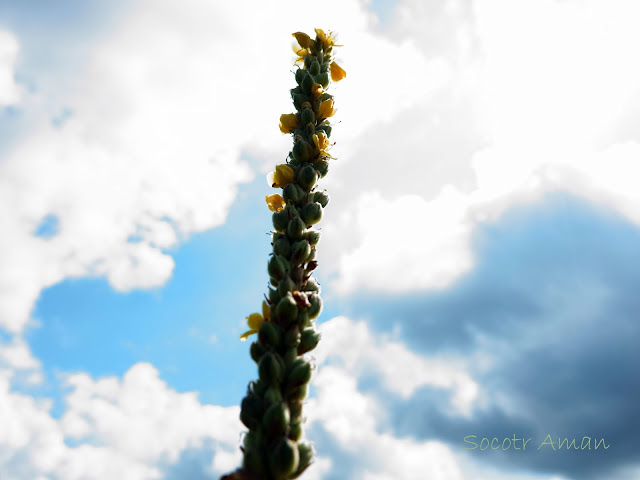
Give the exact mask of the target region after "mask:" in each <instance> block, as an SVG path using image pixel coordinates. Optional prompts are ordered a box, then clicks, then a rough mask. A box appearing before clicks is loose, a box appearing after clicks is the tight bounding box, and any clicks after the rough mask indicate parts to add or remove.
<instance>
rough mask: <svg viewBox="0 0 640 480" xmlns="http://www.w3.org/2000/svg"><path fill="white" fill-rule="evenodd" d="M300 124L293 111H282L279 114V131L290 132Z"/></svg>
mask: <svg viewBox="0 0 640 480" xmlns="http://www.w3.org/2000/svg"><path fill="white" fill-rule="evenodd" d="M299 124H300V120H298V117H297V116H296V114H295V113H283V114H282V115H280V131H281V132H282V133H291V132H293V131H294V130H295V129H296V128H298V125H299Z"/></svg>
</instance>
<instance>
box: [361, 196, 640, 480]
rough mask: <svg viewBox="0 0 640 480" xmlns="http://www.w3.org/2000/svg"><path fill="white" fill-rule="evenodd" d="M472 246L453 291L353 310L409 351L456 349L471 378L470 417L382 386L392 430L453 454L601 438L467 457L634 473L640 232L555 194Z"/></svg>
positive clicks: (426, 393)
mask: <svg viewBox="0 0 640 480" xmlns="http://www.w3.org/2000/svg"><path fill="white" fill-rule="evenodd" d="M473 244H474V255H475V257H476V258H477V259H478V261H477V262H476V265H475V267H474V269H473V271H472V272H470V273H468V274H467V275H465V276H464V277H462V278H461V279H460V281H459V282H457V283H456V284H455V286H453V287H451V288H449V289H447V290H445V291H439V292H430V293H424V294H422V295H416V294H412V295H411V296H407V295H405V296H396V297H395V298H389V299H386V300H383V299H375V298H365V299H362V300H361V301H359V302H357V303H356V305H355V306H354V309H356V310H357V311H358V312H359V315H362V316H363V317H365V318H370V319H371V321H372V324H373V325H375V327H377V328H384V329H387V328H389V323H390V322H392V325H393V326H394V328H395V329H396V330H397V332H398V339H399V340H400V339H401V340H404V341H405V342H407V344H408V345H409V346H410V347H411V348H412V349H413V350H414V351H415V352H416V354H420V353H422V354H423V355H425V356H426V357H427V358H429V357H430V356H432V355H438V354H439V355H453V356H454V358H457V359H458V362H457V365H459V366H460V368H461V369H463V371H465V372H466V373H467V375H469V377H470V378H471V379H472V380H473V382H475V383H477V384H478V385H480V386H481V388H479V389H478V391H477V395H476V396H475V398H474V401H473V408H472V410H471V412H470V415H467V416H464V415H463V414H462V413H461V412H459V411H456V410H454V409H451V408H450V402H451V396H450V395H449V394H448V392H444V391H442V390H441V389H438V388H434V387H435V386H434V385H433V384H424V385H422V386H420V387H418V388H416V389H415V390H413V391H412V394H411V396H410V397H405V398H402V397H401V396H400V395H397V394H395V395H388V394H387V395H382V394H381V395H380V397H379V398H380V399H381V400H380V401H381V402H382V405H383V406H384V407H383V410H385V411H387V412H390V413H389V415H390V417H391V419H390V420H389V425H392V426H393V427H394V430H393V431H394V432H395V433H396V435H399V436H401V435H415V436H417V438H420V439H424V440H427V439H432V438H434V437H435V438H438V439H440V440H441V441H444V442H446V443H448V444H449V445H451V446H452V447H456V448H459V447H460V445H461V443H462V439H463V438H464V437H465V436H467V435H477V436H478V437H479V438H480V437H484V436H486V437H490V438H493V437H494V436H495V437H498V438H504V437H505V436H509V437H511V436H512V435H514V434H516V435H517V436H519V437H522V436H524V437H531V438H533V442H534V443H535V442H538V445H539V444H540V443H541V442H542V441H543V440H544V438H545V437H546V435H547V434H551V435H552V436H554V437H563V438H564V437H568V438H578V442H580V440H581V439H582V437H583V436H591V437H598V438H602V437H604V438H605V439H606V440H607V443H610V444H611V445H612V446H611V448H610V449H608V450H607V451H606V452H605V451H603V450H600V451H593V450H592V451H584V452H583V451H577V452H563V454H562V455H560V454H559V452H551V451H546V452H545V451H544V449H543V450H542V451H540V452H537V451H532V452H531V453H530V454H526V455H523V454H522V452H516V451H514V450H512V451H508V452H505V453H502V454H500V455H497V454H489V453H487V452H480V451H473V452H471V453H472V454H473V455H474V457H475V459H476V460H477V461H479V462H483V461H484V462H485V463H486V462H491V463H492V464H494V465H496V466H497V465H501V466H502V467H504V468H514V469H526V470H527V471H530V472H537V473H539V474H545V473H546V474H549V475H551V474H555V475H558V474H561V475H563V476H564V477H565V478H568V479H577V478H580V479H582V478H604V477H611V476H614V477H616V478H618V476H619V475H620V476H621V477H620V478H633V475H632V474H629V473H625V471H634V469H637V467H638V465H637V459H636V457H635V454H634V448H635V447H634V446H635V445H637V442H638V441H639V440H640V439H639V438H638V434H637V432H635V431H634V430H633V427H631V426H630V424H629V419H630V418H636V417H637V416H638V414H639V412H638V407H637V402H636V401H635V399H636V398H637V396H638V394H639V388H640V385H638V382H637V379H636V377H637V376H636V374H635V373H634V369H635V365H637V364H638V361H640V358H638V353H637V348H636V347H635V345H637V342H638V340H639V339H640V330H639V329H638V325H637V322H636V321H635V312H637V311H638V307H639V305H638V301H637V295H636V293H635V290H634V287H633V286H634V285H637V283H638V276H639V273H638V270H637V265H638V259H640V250H639V249H638V245H640V230H639V229H638V227H637V226H636V225H635V224H633V223H631V222H630V221H629V220H628V219H627V218H625V217H623V216H622V215H620V214H619V213H618V214H615V213H614V212H613V211H612V210H610V209H607V208H602V207H595V206H593V205H592V204H590V203H588V202H586V201H585V200H579V199H577V198H575V197H571V196H569V195H567V194H556V195H554V196H552V197H549V198H547V199H546V200H545V201H543V202H539V203H534V204H531V205H529V206H527V207H519V208H513V209H510V210H508V211H506V212H505V213H504V215H503V217H501V219H500V220H499V221H496V222H491V223H489V224H486V225H484V226H483V227H482V228H480V229H479V230H478V232H476V234H475V235H474V240H473ZM449 377H451V374H449ZM378 390H379V391H380V389H378ZM536 446H537V445H536ZM625 475H626V476H625Z"/></svg>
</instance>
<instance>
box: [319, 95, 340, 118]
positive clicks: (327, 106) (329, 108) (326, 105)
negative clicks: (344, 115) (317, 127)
mask: <svg viewBox="0 0 640 480" xmlns="http://www.w3.org/2000/svg"><path fill="white" fill-rule="evenodd" d="M334 113H336V110H335V109H334V108H333V98H330V99H328V100H325V101H324V102H322V103H321V104H320V106H319V107H318V118H321V119H322V118H329V117H332V116H333V114H334Z"/></svg>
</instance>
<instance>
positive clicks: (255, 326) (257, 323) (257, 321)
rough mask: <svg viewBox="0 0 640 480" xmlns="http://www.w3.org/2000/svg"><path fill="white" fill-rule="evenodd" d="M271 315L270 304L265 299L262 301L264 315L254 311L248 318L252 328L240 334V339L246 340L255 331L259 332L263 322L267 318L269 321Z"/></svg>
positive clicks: (248, 323)
mask: <svg viewBox="0 0 640 480" xmlns="http://www.w3.org/2000/svg"><path fill="white" fill-rule="evenodd" d="M270 317H271V310H270V309H269V305H268V304H267V302H265V301H264V300H263V301H262V315H260V314H259V313H252V314H251V315H249V316H248V317H246V319H247V325H249V328H250V330H247V331H246V332H244V333H243V334H242V335H240V340H242V341H245V340H246V339H247V338H249V335H253V334H254V333H258V331H259V330H260V327H261V326H262V323H263V322H264V321H265V320H266V321H267V322H268V321H269V318H270Z"/></svg>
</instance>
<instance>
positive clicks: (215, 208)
mask: <svg viewBox="0 0 640 480" xmlns="http://www.w3.org/2000/svg"><path fill="white" fill-rule="evenodd" d="M288 7H291V8H288ZM325 7H326V8H324V9H323V10H322V12H321V13H320V14H319V15H316V13H317V12H315V11H314V13H313V15H308V17H309V18H314V22H315V23H317V24H319V25H320V24H322V25H324V24H326V25H328V26H330V28H332V29H335V30H337V31H339V32H341V33H342V32H343V35H341V37H340V38H341V41H343V42H344V43H348V44H349V45H350V47H349V50H347V49H345V50H344V52H345V53H344V62H345V66H346V64H347V63H348V65H349V67H348V71H349V79H350V82H351V83H350V84H349V85H346V86H344V87H342V88H343V91H342V93H341V95H344V96H345V97H346V96H348V97H349V98H350V99H351V100H350V102H344V105H343V106H341V107H340V113H339V115H338V117H337V119H338V120H342V121H344V122H345V123H346V122H347V121H348V122H349V124H350V125H351V127H350V128H347V129H345V132H349V131H350V130H351V131H352V132H353V133H352V134H351V136H353V135H357V132H358V131H361V130H366V128H367V126H368V125H370V124H372V123H375V122H377V121H380V119H382V118H385V117H392V116H394V115H395V114H396V112H398V111H399V110H401V109H402V108H405V107H406V106H408V105H410V104H411V102H412V101H413V100H414V99H415V95H413V94H411V95H409V94H408V93H407V90H406V89H396V90H394V91H393V92H391V93H389V94H386V95H385V96H384V97H381V98H380V100H379V101H378V102H377V104H376V106H371V105H369V103H368V98H371V97H372V96H375V95H376V92H377V89H378V82H379V81H384V82H392V81H394V79H395V76H394V73H393V72H396V71H399V70H400V69H401V68H402V66H403V65H404V64H407V63H409V62H410V61H411V63H412V64H413V68H414V71H415V72H416V73H417V75H416V76H415V77H412V78H409V79H407V80H406V82H405V86H406V87H407V88H408V89H410V90H411V91H418V92H422V93H420V94H419V96H423V95H426V94H427V93H428V92H430V91H433V90H434V89H435V88H436V87H437V85H439V84H441V83H442V82H443V81H444V80H445V79H446V78H447V73H446V66H444V65H443V64H442V62H431V63H430V62H428V61H427V60H426V59H425V58H423V56H421V55H420V53H419V51H418V50H417V49H416V47H415V46H414V45H413V44H411V43H410V42H408V43H407V42H405V44H396V43H394V42H392V41H390V40H389V39H385V38H384V37H378V36H375V35H374V33H373V31H372V25H374V18H373V17H372V16H371V14H369V13H367V11H366V10H364V8H363V5H361V4H360V3H359V2H356V1H351V2H329V3H327V4H326V5H325ZM249 8H250V9H251V10H252V11H253V12H254V14H253V15H251V18H248V17H247V16H246V15H245V11H246V10H247V9H249ZM301 9H302V10H305V9H308V11H309V13H310V12H311V10H312V6H311V5H307V6H305V5H303V6H301V5H297V4H293V3H291V4H290V5H282V6H279V7H278V8H273V7H272V6H268V5H266V4H264V5H263V4H255V3H251V5H248V4H246V5H244V4H242V3H238V2H236V3H234V4H233V5H232V4H221V3H211V2H205V1H196V2H192V3H191V4H190V7H189V8H182V7H180V8H178V7H176V6H175V4H173V3H171V2H160V3H158V2H147V1H139V2H137V3H136V4H135V5H134V6H133V7H131V11H130V12H129V14H127V15H122V17H121V18H122V21H121V22H120V23H119V24H118V25H117V26H115V27H114V28H113V29H112V30H111V31H109V32H107V33H106V34H105V35H103V36H102V37H100V38H99V39H98V40H96V42H97V43H96V44H95V45H94V47H93V49H92V54H91V55H90V56H89V57H88V58H89V60H88V61H87V63H86V64H83V65H82V66H81V68H80V67H78V68H79V71H78V72H76V75H75V76H74V80H73V82H71V81H69V80H68V79H69V77H70V75H68V73H67V72H65V74H64V75H63V74H62V73H61V74H60V78H59V79H58V80H57V85H58V89H57V100H56V102H57V103H59V104H60V108H63V107H64V111H65V112H67V114H65V115H64V117H63V118H58V116H56V120H55V121H50V119H48V118H45V119H43V121H42V122H41V123H40V124H37V125H34V126H33V128H32V130H31V132H30V133H28V134H27V135H26V136H25V138H23V139H22V141H20V142H18V143H17V144H16V145H15V146H14V147H13V148H12V149H11V150H10V151H9V152H8V153H7V155H6V158H5V159H4V160H3V162H2V164H1V165H0V192H1V193H0V196H1V200H2V202H1V205H2V206H1V207H0V208H1V209H2V212H1V213H2V215H1V217H0V218H2V219H3V220H2V222H3V225H2V227H3V232H4V235H3V238H2V239H1V240H0V242H1V243H0V247H1V248H0V252H3V253H0V255H2V258H1V261H2V264H3V266H4V268H3V273H2V275H1V276H0V325H2V326H3V327H4V328H6V329H8V330H10V331H13V332H19V331H21V330H22V329H23V328H24V327H25V325H26V324H27V322H28V319H29V313H30V311H31V309H32V307H33V304H34V302H35V300H36V299H37V298H38V296H39V294H40V292H41V290H42V289H43V288H45V287H47V286H51V285H53V284H56V283H58V282H60V281H61V280H63V279H65V278H77V277H87V276H104V277H106V278H107V279H108V281H109V282H110V284H111V285H112V286H113V288H115V289H116V290H119V291H127V290H130V289H133V288H154V287H158V286H160V285H163V284H164V283H165V282H166V281H167V279H168V278H169V277H170V276H171V273H172V270H173V267H174V262H173V259H172V258H171V255H170V252H169V249H171V248H172V247H174V246H176V245H178V244H179V243H180V242H181V241H182V240H183V239H185V238H187V237H188V236H189V235H190V234H191V233H194V232H200V231H204V230H207V229H210V228H213V227H216V226H219V225H221V224H222V223H224V221H225V217H226V215H227V212H228V209H229V207H230V205H231V204H232V202H233V200H234V198H235V195H236V191H237V188H238V185H239V184H240V183H242V182H246V181H249V180H250V179H251V178H252V175H253V172H252V171H251V169H250V167H249V166H248V164H247V163H246V162H245V161H243V160H242V155H243V153H249V154H252V155H254V156H255V155H256V153H257V152H259V154H260V155H259V156H260V158H261V160H264V165H265V166H266V165H270V166H272V165H273V164H275V163H277V162H279V161H281V158H282V152H283V151H286V149H287V145H288V140H289V139H288V138H285V137H284V136H282V135H281V134H280V133H279V131H278V130H277V118H278V115H279V113H280V112H284V111H287V110H288V109H290V108H291V106H290V100H289V99H288V98H287V97H288V95H287V92H286V89H285V90H282V85H287V84H290V83H291V81H292V75H291V74H290V72H288V71H287V68H286V67H287V66H288V65H292V58H291V51H290V49H289V45H290V44H291V43H292V42H293V38H291V37H290V36H289V33H287V32H292V31H296V30H300V29H305V28H306V29H307V30H311V29H312V28H313V26H315V25H305V24H302V25H301V24H300V23H299V19H300V18H301V17H304V15H301V11H300V10H301ZM150 12H153V13H152V14H151V13H150ZM265 18H269V19H271V20H270V22H271V23H270V25H271V26H272V28H269V29H267V30H265V29H264V28H263V25H264V24H263V23H262V22H263V21H264V19H265ZM258 19H259V22H260V23H259V24H258V23H256V22H258ZM229 25H242V28H241V29H236V28H233V29H230V28H228V26H229ZM276 26H277V28H276ZM282 32H285V33H284V34H283V33H282ZM256 45H267V46H269V47H268V49H267V51H268V52H269V53H268V54H264V52H261V51H260V50H258V49H256ZM12 51H13V50H12ZM356 52H358V53H356ZM380 55H383V56H385V57H386V58H387V60H386V61H385V62H386V65H387V67H388V68H387V69H384V70H382V71H378V70H373V65H374V64H375V61H376V59H377V58H380ZM248 59H250V65H251V66H250V67H248V66H247V61H248ZM275 63H280V64H281V67H284V68H278V69H274V68H273V65H274V64H275ZM374 75H375V77H376V78H377V80H376V81H375V82H374V81H372V77H373V76H374ZM32 76H33V77H34V78H33V82H34V83H35V85H36V90H35V91H36V93H34V94H33V98H32V99H31V100H32V101H30V102H29V108H32V109H38V108H40V107H41V105H44V104H47V102H46V100H47V99H42V101H40V100H38V95H40V94H39V93H37V92H39V91H40V90H38V88H37V87H38V82H39V81H42V80H40V79H38V77H37V75H36V74H32ZM424 79H427V80H426V83H425V80H424ZM53 80H54V81H55V78H54V79H53ZM65 81H66V82H67V83H65ZM345 84H346V83H345ZM363 86H364V87H363ZM41 91H42V92H44V93H46V92H48V89H46V88H45V89H42V90H41ZM42 108H44V107H42ZM47 108H50V107H47ZM367 109H369V110H367ZM274 112H275V113H274ZM41 113H47V112H46V111H45V112H41ZM41 117H42V115H40V118H41ZM36 118H37V116H36ZM269 125H272V127H273V128H272V129H269V128H268V126H269ZM265 126H266V127H265ZM345 138H349V134H348V133H346V135H345ZM265 168H266V167H265ZM269 168H272V167H269ZM262 173H266V171H265V172H262ZM46 219H55V221H56V224H57V227H58V228H57V231H56V232H55V233H54V234H51V235H48V236H34V232H37V231H38V227H39V225H40V224H41V222H43V221H44V220H46Z"/></svg>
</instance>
